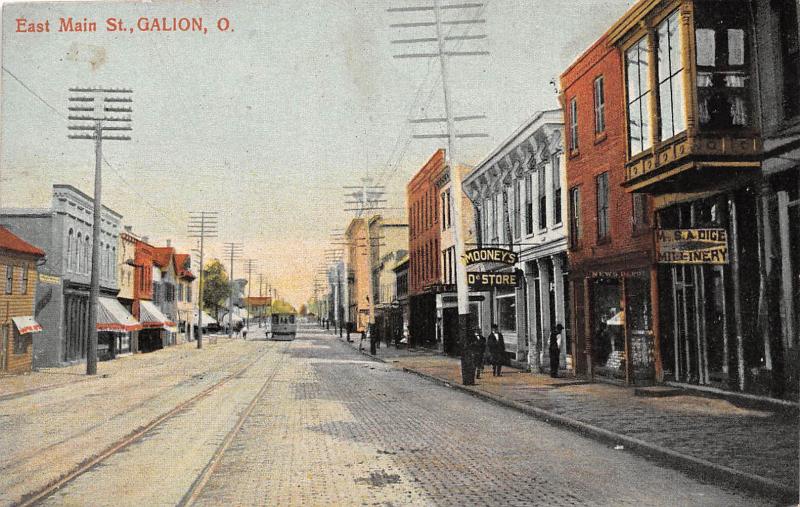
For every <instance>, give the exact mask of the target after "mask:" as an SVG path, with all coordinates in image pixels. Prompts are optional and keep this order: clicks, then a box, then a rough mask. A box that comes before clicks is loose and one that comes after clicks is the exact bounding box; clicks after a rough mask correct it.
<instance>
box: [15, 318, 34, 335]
mask: <svg viewBox="0 0 800 507" xmlns="http://www.w3.org/2000/svg"><path fill="white" fill-rule="evenodd" d="M11 320H12V322H14V325H15V326H17V331H18V332H19V334H27V333H38V332H40V331H41V330H42V326H40V325H39V323H38V322H36V321H35V320H33V317H11Z"/></svg>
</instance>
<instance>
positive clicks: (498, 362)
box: [486, 324, 506, 377]
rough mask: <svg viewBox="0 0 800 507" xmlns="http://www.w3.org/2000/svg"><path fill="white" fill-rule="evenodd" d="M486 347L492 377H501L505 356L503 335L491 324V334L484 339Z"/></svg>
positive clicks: (495, 325)
mask: <svg viewBox="0 0 800 507" xmlns="http://www.w3.org/2000/svg"><path fill="white" fill-rule="evenodd" d="M486 347H487V348H488V349H489V362H490V363H492V376H493V377H502V376H503V362H504V361H505V359H506V358H505V356H506V342H505V340H503V333H501V332H500V330H499V329H498V327H497V324H492V334H490V335H489V338H487V339H486Z"/></svg>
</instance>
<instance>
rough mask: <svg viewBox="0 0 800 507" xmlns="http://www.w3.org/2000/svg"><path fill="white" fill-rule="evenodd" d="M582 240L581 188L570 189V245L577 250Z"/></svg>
mask: <svg viewBox="0 0 800 507" xmlns="http://www.w3.org/2000/svg"><path fill="white" fill-rule="evenodd" d="M580 238H581V188H580V187H572V188H570V189H569V244H570V247H572V248H577V247H578V245H579V244H580Z"/></svg>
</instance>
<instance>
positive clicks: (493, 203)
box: [463, 109, 572, 369]
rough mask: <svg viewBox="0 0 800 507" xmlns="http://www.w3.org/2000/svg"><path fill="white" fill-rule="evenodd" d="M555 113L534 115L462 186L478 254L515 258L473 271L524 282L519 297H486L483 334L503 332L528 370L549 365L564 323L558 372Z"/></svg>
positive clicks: (558, 126)
mask: <svg viewBox="0 0 800 507" xmlns="http://www.w3.org/2000/svg"><path fill="white" fill-rule="evenodd" d="M563 127H564V124H563V117H562V113H561V110H560V109H554V110H550V111H541V112H538V113H536V114H535V115H534V116H533V117H532V118H530V119H529V120H528V121H527V122H525V124H523V125H522V126H521V127H520V128H519V129H517V131H516V132H514V133H513V134H512V135H511V136H510V137H509V138H508V139H507V140H506V141H504V142H503V143H502V144H501V145H500V146H498V147H497V148H496V149H495V150H494V151H492V153H490V154H489V156H487V157H486V158H485V159H484V160H483V161H482V162H481V163H480V164H478V165H477V166H476V167H475V169H474V170H473V171H472V172H471V173H470V174H469V175H468V176H467V177H466V178H465V179H464V183H463V188H464V192H465V193H466V194H467V195H468V196H469V198H470V200H471V201H472V205H473V209H474V211H475V223H476V232H477V233H478V234H477V236H478V241H477V243H479V244H480V245H481V246H489V247H499V248H505V249H510V250H513V251H514V252H515V253H517V254H518V262H517V263H516V265H514V266H502V265H497V264H494V265H491V264H484V265H483V266H480V267H477V268H476V267H475V266H473V267H471V268H470V270H471V271H473V270H483V271H492V272H509V273H510V272H513V271H515V270H517V271H518V272H521V273H522V274H524V276H523V277H521V278H522V281H521V283H520V284H519V285H518V286H517V287H516V289H513V288H508V289H504V290H503V289H495V290H492V291H491V292H488V293H485V300H484V301H483V302H482V303H481V304H482V309H481V314H482V316H483V319H482V321H483V322H484V323H483V325H482V326H481V328H482V331H483V332H484V333H488V332H489V330H490V328H491V323H492V322H495V323H497V324H498V326H499V327H500V331H501V332H502V333H503V335H504V337H505V342H506V350H507V352H509V353H510V354H511V355H512V356H513V357H514V358H515V359H516V361H517V362H519V363H528V364H529V365H530V366H531V367H532V368H533V369H538V368H539V366H540V365H543V364H547V362H548V358H549V356H548V352H547V348H548V340H549V336H550V331H551V329H552V328H553V327H554V326H555V324H556V323H561V324H562V325H563V326H564V327H565V331H564V332H563V333H562V335H561V340H560V342H561V343H560V348H561V361H560V363H561V367H562V368H564V367H568V366H570V365H571V364H572V362H571V358H569V357H568V356H567V351H568V350H570V349H569V348H568V344H569V341H570V329H569V323H570V319H569V315H568V314H567V311H568V308H569V305H568V304H567V303H568V295H567V293H566V287H567V284H565V283H564V281H565V280H566V275H567V256H566V251H567V230H566V226H565V223H566V212H567V203H566V195H567V194H566V175H565V173H564V166H565V164H564V149H563V141H562V137H563Z"/></svg>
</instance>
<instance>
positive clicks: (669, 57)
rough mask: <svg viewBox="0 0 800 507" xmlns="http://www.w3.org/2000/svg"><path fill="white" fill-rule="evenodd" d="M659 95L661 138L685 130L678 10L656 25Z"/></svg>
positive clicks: (663, 138) (667, 137)
mask: <svg viewBox="0 0 800 507" xmlns="http://www.w3.org/2000/svg"><path fill="white" fill-rule="evenodd" d="M656 35H657V48H658V97H659V108H660V113H661V114H660V117H661V124H660V125H659V139H660V140H661V141H663V140H665V139H669V138H670V137H672V136H674V135H676V134H679V133H681V132H683V131H684V130H686V118H685V112H684V97H683V72H684V71H683V61H682V59H681V33H680V23H679V20H678V11H675V12H673V13H672V14H671V15H670V16H669V17H668V18H667V19H665V20H664V21H662V22H661V24H660V25H658V28H657V30H656Z"/></svg>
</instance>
